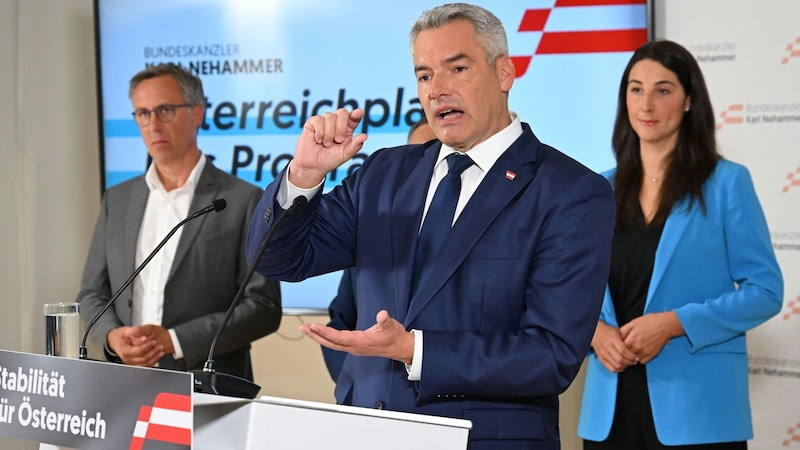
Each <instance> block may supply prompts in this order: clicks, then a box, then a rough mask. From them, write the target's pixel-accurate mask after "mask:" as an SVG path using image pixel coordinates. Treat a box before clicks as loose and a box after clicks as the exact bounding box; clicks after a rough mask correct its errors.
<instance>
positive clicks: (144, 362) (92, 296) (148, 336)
mask: <svg viewBox="0 0 800 450" xmlns="http://www.w3.org/2000/svg"><path fill="white" fill-rule="evenodd" d="M128 96H129V97H130V99H131V103H132V105H133V113H132V114H133V118H134V120H135V121H136V123H137V125H138V126H139V131H140V133H141V135H142V138H143V139H144V143H145V146H146V147H147V151H148V153H149V155H150V157H151V158H152V164H151V165H150V167H149V168H148V169H147V172H146V173H145V174H144V175H141V176H139V177H136V178H134V179H132V180H129V181H126V182H124V183H121V184H118V185H116V186H114V187H112V188H110V189H108V191H106V193H105V195H104V196H103V202H102V206H101V209H100V214H99V217H98V219H97V224H96V227H95V232H94V236H93V238H92V245H91V248H90V249H89V256H88V258H87V260H86V266H85V268H84V273H83V279H82V281H81V291H80V293H79V294H78V301H79V302H80V303H81V309H82V312H83V314H81V316H82V317H83V319H84V320H86V321H87V322H88V321H89V320H91V319H93V318H94V317H95V316H96V315H97V313H98V312H99V311H100V310H101V309H102V308H103V307H104V306H105V305H106V303H107V302H108V300H109V298H110V297H111V296H112V295H113V294H114V293H115V292H117V290H119V288H120V287H121V286H122V284H123V283H124V282H125V281H126V280H127V279H128V278H129V277H130V275H131V274H132V273H133V272H134V270H135V268H136V267H138V266H139V265H140V264H141V263H142V261H143V260H144V259H145V258H147V256H148V255H149V254H150V253H151V252H152V251H153V249H154V248H156V246H157V245H158V244H159V243H160V242H161V240H162V239H164V237H165V236H166V234H167V233H168V232H169V231H170V230H171V229H172V228H173V227H174V226H175V225H177V224H178V223H179V222H180V221H181V220H183V219H185V218H186V217H188V216H189V214H191V213H192V212H193V211H197V210H199V209H201V208H203V207H204V206H206V205H208V204H210V203H211V202H212V201H214V200H215V199H224V200H225V201H226V203H227V207H226V208H225V210H224V211H221V213H220V214H209V215H205V216H202V217H199V218H197V219H194V220H192V221H191V222H188V223H187V224H186V225H185V226H183V227H181V228H178V230H177V232H176V233H175V235H173V236H172V238H171V239H169V240H168V241H167V242H166V244H165V245H164V247H163V248H161V250H160V251H159V252H158V253H157V254H156V255H155V257H154V258H153V259H152V260H151V261H150V262H149V263H148V264H147V265H146V266H145V267H144V269H143V270H142V271H141V273H140V274H139V275H138V276H137V277H136V279H135V280H134V282H133V284H132V289H126V290H125V291H124V292H123V293H122V294H121V295H120V296H119V298H117V300H116V301H115V303H114V305H113V307H112V308H110V309H109V310H108V311H106V312H105V313H104V314H103V315H102V316H101V317H100V319H99V320H98V321H97V323H96V324H95V325H94V326H93V327H92V329H91V332H90V337H91V339H92V341H93V342H94V343H95V344H96V345H97V346H98V347H99V348H100V349H103V356H104V357H105V359H107V360H109V361H116V362H121V363H125V364H130V365H137V366H144V367H154V366H158V367H161V368H166V369H175V370H195V369H202V367H203V364H204V362H205V361H206V359H207V358H208V351H209V348H210V346H211V341H212V340H213V338H214V335H215V333H216V331H217V329H218V328H219V324H220V323H221V321H222V320H223V317H224V316H225V312H226V310H227V309H228V307H229V306H230V304H231V301H232V300H233V298H234V296H235V295H236V292H237V291H238V289H239V286H240V281H241V280H242V279H243V278H244V275H245V273H246V272H247V269H248V265H247V262H246V260H245V255H244V245H245V238H246V235H247V227H248V224H249V222H250V219H251V217H252V215H253V210H254V209H255V206H256V204H257V203H258V200H259V198H260V197H261V190H260V189H259V188H258V187H256V186H254V185H252V184H250V183H247V182H245V181H242V180H240V179H239V178H236V177H234V176H232V175H230V174H227V173H225V172H223V171H221V170H219V169H217V168H216V167H214V165H213V164H212V162H211V160H210V159H207V158H206V156H205V155H204V154H203V153H202V152H201V151H200V149H199V148H198V146H197V133H198V129H199V127H200V125H201V123H202V121H203V115H204V111H205V106H206V99H205V95H204V93H203V86H202V83H201V81H200V79H199V78H197V77H196V76H194V75H192V74H191V73H189V72H188V71H186V70H185V69H183V68H181V67H180V66H177V65H174V64H161V65H157V66H152V67H148V68H146V69H144V70H142V71H141V72H139V73H137V74H136V75H135V76H134V77H133V78H131V80H130V87H129V90H128ZM280 320H281V297H280V287H279V285H278V283H277V282H276V281H272V280H268V279H267V278H264V277H263V276H261V275H259V274H254V276H253V278H252V279H251V280H250V282H249V283H248V284H247V287H246V288H245V292H244V295H243V297H242V298H241V300H240V302H239V304H238V305H237V306H236V308H235V311H234V312H233V314H232V315H231V318H230V320H229V322H228V324H227V326H226V328H225V332H224V333H223V334H222V336H221V338H220V339H219V342H218V343H217V347H216V350H217V354H216V355H215V356H214V364H215V369H216V370H218V371H220V372H224V373H228V374H233V375H238V376H240V377H243V378H247V379H249V380H252V379H253V373H252V366H251V362H250V344H251V342H252V341H254V340H256V339H259V338H261V337H263V336H266V335H267V334H269V333H271V332H273V331H275V330H277V329H278V326H279V324H280Z"/></svg>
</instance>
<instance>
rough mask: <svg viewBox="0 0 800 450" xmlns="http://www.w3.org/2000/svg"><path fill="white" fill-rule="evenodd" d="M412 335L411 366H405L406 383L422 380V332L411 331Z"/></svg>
mask: <svg viewBox="0 0 800 450" xmlns="http://www.w3.org/2000/svg"><path fill="white" fill-rule="evenodd" d="M411 334H413V335H414V355H413V356H412V357H411V365H408V364H406V372H408V381H419V380H420V379H422V330H411Z"/></svg>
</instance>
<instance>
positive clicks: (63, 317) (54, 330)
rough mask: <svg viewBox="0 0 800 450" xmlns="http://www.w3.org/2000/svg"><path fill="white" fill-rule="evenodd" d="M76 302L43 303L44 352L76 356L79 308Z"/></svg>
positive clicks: (54, 354) (69, 356)
mask: <svg viewBox="0 0 800 450" xmlns="http://www.w3.org/2000/svg"><path fill="white" fill-rule="evenodd" d="M79 306H80V305H79V304H78V303H76V302H63V303H45V305H44V354H45V355H50V356H66V357H67V358H77V357H78V347H79V344H80V343H79V340H80V327H81V318H80V308H79Z"/></svg>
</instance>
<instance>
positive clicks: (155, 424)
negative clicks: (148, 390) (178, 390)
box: [130, 392, 192, 450]
mask: <svg viewBox="0 0 800 450" xmlns="http://www.w3.org/2000/svg"><path fill="white" fill-rule="evenodd" d="M147 440H152V441H161V442H169V443H172V444H178V445H185V446H187V447H191V445H192V397H191V396H190V395H179V394H171V393H168V392H161V393H159V394H158V395H157V396H156V399H155V401H154V402H153V406H149V405H142V407H141V408H140V409H139V418H138V420H137V421H136V428H134V430H133V438H132V439H131V447H130V450H141V449H142V448H143V447H144V444H145V441H147Z"/></svg>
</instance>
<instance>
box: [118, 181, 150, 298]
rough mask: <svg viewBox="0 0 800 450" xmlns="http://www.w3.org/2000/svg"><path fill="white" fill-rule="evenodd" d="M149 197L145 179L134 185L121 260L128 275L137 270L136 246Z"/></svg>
mask: <svg viewBox="0 0 800 450" xmlns="http://www.w3.org/2000/svg"><path fill="white" fill-rule="evenodd" d="M148 195H150V191H149V190H148V189H147V183H145V181H144V178H142V180H141V183H139V182H137V183H135V184H133V186H132V188H131V194H130V199H129V204H128V209H127V211H128V216H127V217H126V218H125V255H124V257H123V258H122V260H121V263H122V264H123V265H125V267H126V268H125V272H127V273H133V271H134V270H135V268H136V244H137V242H139V229H140V228H141V227H142V220H143V219H144V210H145V208H146V207H147V196H148ZM128 292H133V289H129V290H128Z"/></svg>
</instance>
